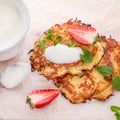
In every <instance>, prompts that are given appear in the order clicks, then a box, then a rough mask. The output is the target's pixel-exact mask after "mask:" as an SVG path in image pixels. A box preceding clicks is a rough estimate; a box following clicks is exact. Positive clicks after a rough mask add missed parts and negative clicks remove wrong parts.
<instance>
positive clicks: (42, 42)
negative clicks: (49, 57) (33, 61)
mask: <svg viewBox="0 0 120 120" xmlns="http://www.w3.org/2000/svg"><path fill="white" fill-rule="evenodd" d="M40 48H42V49H43V48H45V41H44V39H43V38H40Z"/></svg>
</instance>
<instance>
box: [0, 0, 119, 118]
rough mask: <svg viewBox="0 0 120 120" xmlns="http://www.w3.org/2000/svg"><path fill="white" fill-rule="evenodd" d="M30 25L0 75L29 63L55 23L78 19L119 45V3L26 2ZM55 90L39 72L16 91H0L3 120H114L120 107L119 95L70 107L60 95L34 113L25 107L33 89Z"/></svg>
mask: <svg viewBox="0 0 120 120" xmlns="http://www.w3.org/2000/svg"><path fill="white" fill-rule="evenodd" d="M25 3H26V4H27V6H28V8H29V11H30V16H31V24H30V29H29V32H28V34H27V35H26V39H25V42H24V45H23V49H22V51H21V52H20V53H19V55H17V56H16V57H15V58H13V59H11V60H8V61H4V62H0V72H2V70H3V69H4V68H5V67H6V66H7V65H9V64H12V63H15V62H29V55H27V52H28V51H29V50H30V49H32V48H33V44H34V42H35V40H36V39H37V38H38V37H39V36H40V34H42V32H43V31H45V30H46V29H48V28H49V27H50V26H52V25H54V24H56V23H62V22H65V21H67V20H69V19H71V18H73V19H75V18H76V17H77V18H78V19H80V20H82V22H84V23H88V24H92V26H94V27H95V28H96V29H97V31H98V33H100V34H101V35H106V36H107V37H109V35H111V36H112V38H115V39H116V40H118V41H120V0H25ZM43 88H56V87H55V86H54V84H53V82H52V81H47V79H46V78H45V77H43V76H40V75H39V74H38V73H37V72H34V73H30V74H29V76H28V78H27V79H26V80H25V82H23V83H22V84H20V85H19V86H17V87H16V88H14V89H5V88H3V87H0V106H1V107H0V119H8V120H9V119H25V120H115V117H114V114H113V113H112V112H111V111H110V106H111V105H118V106H120V93H119V92H116V93H115V94H114V96H112V97H110V98H109V99H108V100H106V101H105V102H102V101H97V100H92V101H88V102H87V103H81V104H71V103H70V102H69V101H68V100H66V99H65V98H64V97H63V96H62V95H61V94H60V95H59V97H57V98H56V99H55V100H54V101H53V102H52V103H51V104H50V105H48V106H46V107H44V108H41V109H34V110H31V109H30V108H29V106H28V105H26V103H25V100H26V96H27V94H28V93H29V92H30V91H31V90H34V89H43Z"/></svg>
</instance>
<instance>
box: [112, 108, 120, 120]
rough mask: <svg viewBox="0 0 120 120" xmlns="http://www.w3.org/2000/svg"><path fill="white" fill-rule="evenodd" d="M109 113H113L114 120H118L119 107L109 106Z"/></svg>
mask: <svg viewBox="0 0 120 120" xmlns="http://www.w3.org/2000/svg"><path fill="white" fill-rule="evenodd" d="M110 109H111V111H112V112H114V113H115V116H116V120H120V107H118V106H111V107H110Z"/></svg>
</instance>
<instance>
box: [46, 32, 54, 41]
mask: <svg viewBox="0 0 120 120" xmlns="http://www.w3.org/2000/svg"><path fill="white" fill-rule="evenodd" d="M53 34H54V32H53V31H52V30H49V31H48V33H47V35H46V38H47V39H50V38H51V37H52V36H53Z"/></svg>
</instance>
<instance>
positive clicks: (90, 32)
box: [68, 25, 97, 45]
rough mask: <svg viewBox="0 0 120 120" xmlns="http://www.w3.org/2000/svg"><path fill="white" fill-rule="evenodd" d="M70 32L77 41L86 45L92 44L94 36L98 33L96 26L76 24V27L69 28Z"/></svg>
mask: <svg viewBox="0 0 120 120" xmlns="http://www.w3.org/2000/svg"><path fill="white" fill-rule="evenodd" d="M68 33H69V34H70V35H71V36H72V37H73V38H74V39H75V40H76V41H77V42H79V43H81V44H84V45H90V44H91V43H92V42H93V41H94V37H95V36H96V34H97V32H96V29H95V28H93V27H91V26H87V25H81V26H74V27H71V28H68Z"/></svg>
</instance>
